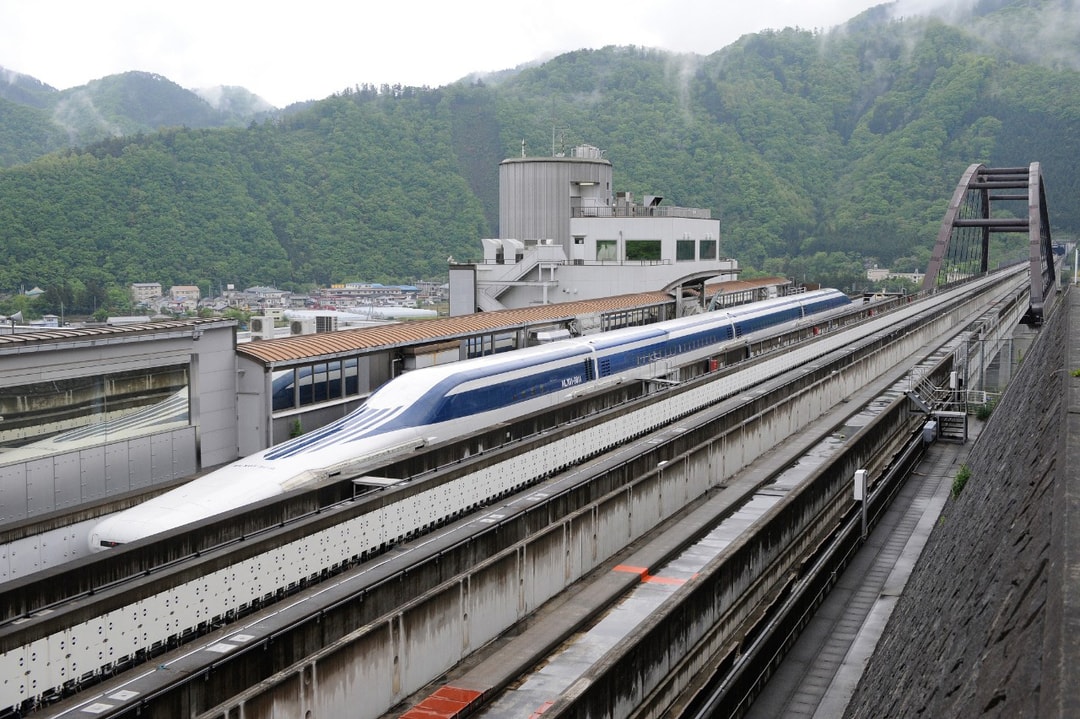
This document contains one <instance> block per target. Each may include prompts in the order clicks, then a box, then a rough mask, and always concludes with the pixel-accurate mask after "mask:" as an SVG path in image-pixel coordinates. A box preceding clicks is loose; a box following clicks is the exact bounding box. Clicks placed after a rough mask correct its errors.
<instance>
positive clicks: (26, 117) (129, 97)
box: [0, 68, 274, 167]
mask: <svg viewBox="0 0 1080 719" xmlns="http://www.w3.org/2000/svg"><path fill="white" fill-rule="evenodd" d="M273 111H274V108H273V107H272V106H270V105H269V104H268V103H267V102H265V101H264V100H262V99H260V98H259V97H258V96H256V95H253V94H252V93H250V92H248V91H247V90H244V89H243V88H234V87H222V88H211V89H208V90H200V91H192V90H185V89H184V88H182V87H180V86H179V85H177V84H176V83H174V82H172V81H171V80H168V79H167V78H164V77H162V76H160V75H154V74H152V73H148V72H126V73H123V74H121V75H110V76H108V77H103V78H101V79H100V80H93V81H92V82H89V83H87V84H86V85H83V86H81V87H76V88H71V89H69V90H63V91H60V90H56V89H55V88H53V87H50V86H48V85H46V84H44V83H42V82H40V81H38V80H36V79H34V78H32V77H29V76H27V75H20V74H18V73H15V72H12V71H10V70H5V69H4V68H0V167H11V166H13V165H17V164H21V163H24V162H29V161H30V160H33V159H34V158H36V157H40V156H42V155H44V154H47V153H50V152H55V151H57V150H64V149H68V148H72V147H79V146H83V145H87V144H90V143H93V142H97V141H100V140H104V139H106V138H111V137H118V136H124V135H133V134H136V133H140V132H143V133H145V132H156V131H158V130H160V129H161V128H163V127H190V128H208V127H243V126H244V125H247V124H248V123H249V122H251V121H252V120H255V119H260V118H262V117H265V116H267V114H268V113H270V112H273Z"/></svg>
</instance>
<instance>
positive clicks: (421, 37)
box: [0, 0, 928, 107]
mask: <svg viewBox="0 0 1080 719" xmlns="http://www.w3.org/2000/svg"><path fill="white" fill-rule="evenodd" d="M917 1H918V0H905V2H917ZM926 1H928V0H923V2H926ZM877 4H879V3H878V2H874V0H621V1H619V2H596V3H588V2H580V1H572V0H531V2H519V0H456V1H454V0H398V1H397V2H395V1H393V0H377V1H376V2H371V0H367V1H366V2H365V1H361V2H345V1H343V0H333V1H330V0H299V1H295V2H290V3H281V2H275V1H274V0H269V1H267V0H262V1H261V2H251V1H249V0H181V1H179V2H158V1H155V0H97V1H96V2H89V1H88V0H0V66H3V67H5V68H7V69H9V70H14V71H17V72H20V73H23V74H26V75H31V76H33V77H36V78H37V79H38V80H41V81H42V82H44V83H46V84H48V85H51V86H53V87H55V88H57V89H61V90H63V89H67V88H69V87H74V86H78V85H83V84H85V83H86V82H88V81H89V80H93V79H97V78H100V77H104V76H106V75H111V74H115V73H120V72H126V71H128V70H142V71H146V72H154V73H158V74H160V75H164V76H165V77H167V78H169V79H170V80H172V81H174V82H176V83H178V84H180V85H182V86H183V87H186V88H200V87H210V86H215V85H239V86H242V87H245V88H247V89H248V90H250V91H252V92H254V93H256V94H258V95H260V96H262V97H263V98H264V99H266V100H267V101H269V102H270V103H272V104H274V105H276V106H278V107H283V106H285V105H287V104H289V103H291V102H297V101H302V100H312V99H321V98H323V97H326V96H328V95H330V94H332V93H334V92H336V91H339V90H342V89H345V88H348V87H353V86H354V85H357V84H362V83H371V84H376V85H379V84H382V83H391V84H392V83H401V84H404V85H427V86H430V87H438V86H440V85H445V84H447V83H450V82H453V81H455V80H458V79H461V78H462V77H465V76H466V75H468V74H469V73H471V72H474V71H479V72H487V71H493V70H504V69H507V68H512V67H515V66H517V65H520V64H523V63H528V62H531V61H534V60H539V59H547V58H550V57H552V56H554V55H557V54H559V53H562V52H567V51H570V50H577V49H581V48H600V47H603V46H605V45H637V46H641V47H652V48H662V49H665V50H672V51H675V52H694V53H698V54H702V55H706V54H709V53H711V52H713V51H715V50H719V49H720V48H722V47H724V46H726V45H729V44H731V43H732V42H733V41H735V40H736V39H738V38H739V37H740V36H741V35H744V34H746V33H752V32H757V31H760V30H763V29H766V28H774V29H782V28H784V27H800V28H803V29H810V30H812V29H827V28H829V27H832V26H834V25H838V24H840V23H842V22H844V21H845V20H848V19H850V18H852V17H854V16H855V15H857V14H859V13H860V12H862V11H863V10H865V9H867V8H869V7H872V6H874V5H877Z"/></svg>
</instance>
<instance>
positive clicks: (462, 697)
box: [401, 686, 482, 719]
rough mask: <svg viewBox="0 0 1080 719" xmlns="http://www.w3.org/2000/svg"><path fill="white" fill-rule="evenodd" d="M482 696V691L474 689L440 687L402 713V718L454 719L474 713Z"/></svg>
mask: <svg viewBox="0 0 1080 719" xmlns="http://www.w3.org/2000/svg"><path fill="white" fill-rule="evenodd" d="M481 696H482V692H478V691H474V690H472V689H459V688H458V687H451V686H444V687H439V688H438V689H436V690H435V693H434V694H432V695H431V696H429V697H428V698H427V699H424V700H423V701H422V702H420V703H419V704H417V705H416V706H414V707H413V708H412V709H410V710H409V711H407V712H405V713H404V714H402V715H401V719H453V717H461V716H465V715H466V714H471V713H472V709H474V708H475V706H474V705H476V704H478V703H479V700H480V697H481Z"/></svg>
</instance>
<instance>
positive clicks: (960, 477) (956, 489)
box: [952, 464, 971, 499]
mask: <svg viewBox="0 0 1080 719" xmlns="http://www.w3.org/2000/svg"><path fill="white" fill-rule="evenodd" d="M969 479H971V469H970V468H968V466H967V465H966V464H961V465H960V471H959V472H957V473H956V477H954V478H953V481H952V498H953V499H956V498H957V497H959V496H960V493H961V492H963V491H964V485H965V484H967V481H968V480H969Z"/></svg>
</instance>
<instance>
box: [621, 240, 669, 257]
mask: <svg viewBox="0 0 1080 719" xmlns="http://www.w3.org/2000/svg"><path fill="white" fill-rule="evenodd" d="M660 245H661V243H660V240H627V241H626V259H627V261H628V262H659V261H660V260H661V259H662V254H661V247H660Z"/></svg>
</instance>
